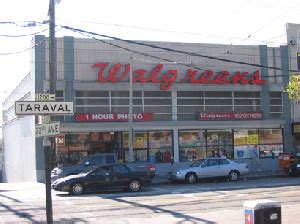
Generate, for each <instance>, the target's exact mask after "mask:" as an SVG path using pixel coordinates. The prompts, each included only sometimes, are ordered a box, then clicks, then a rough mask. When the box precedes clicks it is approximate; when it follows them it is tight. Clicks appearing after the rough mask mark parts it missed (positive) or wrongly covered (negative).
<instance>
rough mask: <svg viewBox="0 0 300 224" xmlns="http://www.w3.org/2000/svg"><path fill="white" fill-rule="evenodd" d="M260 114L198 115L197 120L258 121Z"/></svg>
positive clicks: (260, 117)
mask: <svg viewBox="0 0 300 224" xmlns="http://www.w3.org/2000/svg"><path fill="white" fill-rule="evenodd" d="M262 117H263V114H262V112H242V113H236V112H229V113H213V112H212V113H199V117H198V118H199V120H259V119H262Z"/></svg>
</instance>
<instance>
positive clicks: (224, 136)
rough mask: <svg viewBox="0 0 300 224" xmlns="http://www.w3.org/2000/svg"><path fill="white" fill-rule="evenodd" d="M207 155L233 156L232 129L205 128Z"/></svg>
mask: <svg viewBox="0 0 300 224" xmlns="http://www.w3.org/2000/svg"><path fill="white" fill-rule="evenodd" d="M207 156H226V157H227V158H229V159H231V158H232V157H233V149H232V130H207Z"/></svg>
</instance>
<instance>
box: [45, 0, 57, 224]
mask: <svg viewBox="0 0 300 224" xmlns="http://www.w3.org/2000/svg"><path fill="white" fill-rule="evenodd" d="M48 12H49V92H50V94H56V44H55V41H56V40H55V0H50V4H49V11H48ZM50 121H51V117H50ZM52 140H53V138H52ZM44 141H45V142H46V143H49V142H50V146H48V145H49V144H48V145H46V146H45V145H44V154H45V182H46V216H47V224H52V223H53V213H52V198H51V173H50V172H51V150H52V148H51V141H50V139H49V138H45V139H44ZM52 142H53V144H55V142H54V140H53V141H52Z"/></svg>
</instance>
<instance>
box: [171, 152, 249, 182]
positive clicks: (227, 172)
mask: <svg viewBox="0 0 300 224" xmlns="http://www.w3.org/2000/svg"><path fill="white" fill-rule="evenodd" d="M248 172H249V169H248V165H247V164H246V163H236V162H234V161H232V160H230V159H226V158H223V157H212V158H207V159H204V160H197V161H195V162H194V163H192V164H191V165H190V166H189V167H184V168H179V169H177V170H175V171H173V172H170V173H168V176H167V178H168V179H169V180H171V181H186V182H187V183H190V184H193V183H195V182H196V181H197V180H198V179H201V178H217V177H228V178H229V180H231V181H236V180H238V179H239V176H240V175H244V174H246V173H248Z"/></svg>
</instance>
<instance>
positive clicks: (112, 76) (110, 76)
mask: <svg viewBox="0 0 300 224" xmlns="http://www.w3.org/2000/svg"><path fill="white" fill-rule="evenodd" d="M121 68H122V66H121V65H120V64H115V65H114V66H113V67H112V68H111V69H110V70H109V72H108V80H109V81H111V82H112V83H116V82H120V81H122V80H123V79H124V77H125V76H126V75H128V73H129V71H130V64H126V65H125V71H124V73H123V74H122V75H121V76H120V77H119V78H117V79H116V76H117V74H118V73H119V72H120V70H121Z"/></svg>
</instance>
